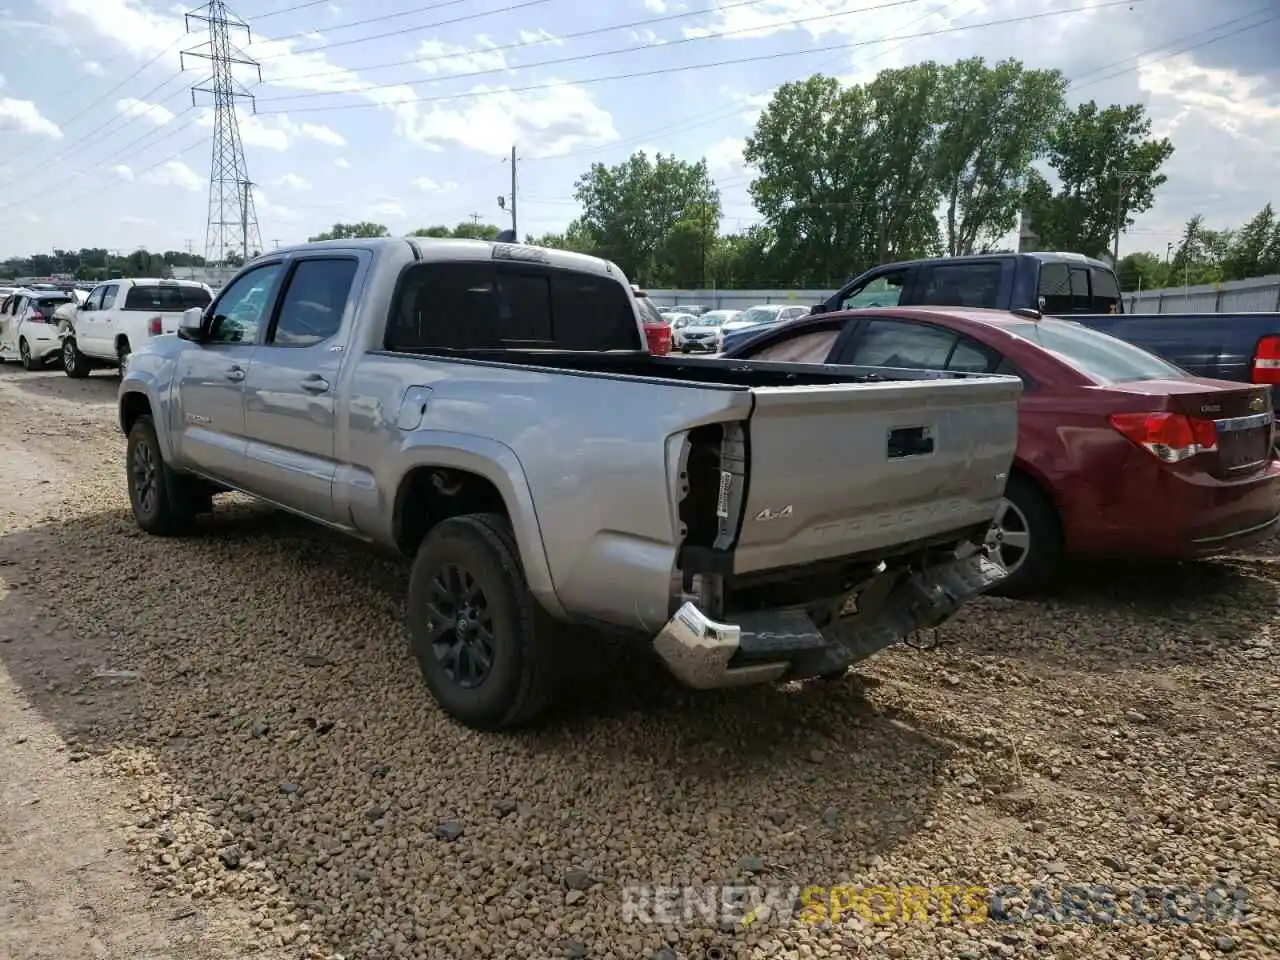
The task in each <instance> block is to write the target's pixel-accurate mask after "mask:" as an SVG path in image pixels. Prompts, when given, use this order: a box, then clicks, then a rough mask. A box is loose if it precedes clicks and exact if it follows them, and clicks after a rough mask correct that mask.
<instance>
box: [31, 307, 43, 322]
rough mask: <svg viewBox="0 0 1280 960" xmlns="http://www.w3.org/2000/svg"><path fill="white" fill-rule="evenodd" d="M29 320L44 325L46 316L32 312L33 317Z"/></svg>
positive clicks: (36, 311)
mask: <svg viewBox="0 0 1280 960" xmlns="http://www.w3.org/2000/svg"><path fill="white" fill-rule="evenodd" d="M28 319H30V320H33V321H35V322H36V323H44V314H43V313H41V312H40V311H39V310H35V311H32V313H31V316H30V317H29V318H28Z"/></svg>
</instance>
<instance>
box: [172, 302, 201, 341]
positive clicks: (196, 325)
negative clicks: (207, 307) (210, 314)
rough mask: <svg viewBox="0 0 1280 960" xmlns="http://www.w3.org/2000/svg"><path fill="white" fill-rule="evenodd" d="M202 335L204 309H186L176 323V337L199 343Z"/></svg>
mask: <svg viewBox="0 0 1280 960" xmlns="http://www.w3.org/2000/svg"><path fill="white" fill-rule="evenodd" d="M203 333H204V308H203V307H188V308H187V309H186V310H183V311H182V319H180V320H179V321H178V336H179V337H181V338H182V339H183V340H190V341H192V342H194V343H199V342H200V340H201V338H202V335H203Z"/></svg>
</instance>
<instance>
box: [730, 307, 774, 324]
mask: <svg viewBox="0 0 1280 960" xmlns="http://www.w3.org/2000/svg"><path fill="white" fill-rule="evenodd" d="M780 309H782V308H781V307H752V308H751V309H750V310H748V311H747V312H746V313H744V314H743V315H742V316H740V317H739V318H738V319H739V320H740V321H741V322H742V323H768V322H769V321H771V320H777V319H778V311H779V310H780Z"/></svg>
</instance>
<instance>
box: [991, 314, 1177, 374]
mask: <svg viewBox="0 0 1280 960" xmlns="http://www.w3.org/2000/svg"><path fill="white" fill-rule="evenodd" d="M1002 329H1004V330H1006V331H1007V332H1009V333H1012V334H1014V335H1015V336H1018V337H1021V338H1022V339H1023V340H1026V341H1027V342H1029V343H1034V344H1036V345H1037V346H1039V347H1042V348H1044V349H1045V350H1048V351H1049V352H1051V353H1054V354H1057V355H1058V357H1060V358H1061V359H1062V360H1063V361H1064V362H1066V363H1068V364H1070V365H1071V366H1073V367H1075V368H1076V369H1077V370H1079V371H1080V372H1081V373H1084V374H1087V375H1088V376H1090V377H1093V378H1094V379H1096V380H1101V381H1103V382H1104V383H1121V382H1123V381H1126V380H1184V379H1186V378H1187V377H1188V376H1190V374H1188V373H1187V372H1186V371H1185V370H1183V369H1182V368H1181V367H1175V366H1174V365H1173V364H1171V363H1166V362H1165V361H1164V360H1161V359H1160V358H1159V357H1157V356H1155V355H1154V354H1151V353H1147V351H1145V350H1143V349H1142V348H1141V347H1135V346H1134V345H1133V344H1131V343H1128V342H1126V341H1124V340H1120V339H1117V338H1116V337H1113V336H1110V335H1109V334H1105V333H1102V332H1100V331H1098V330H1092V329H1090V328H1089V327H1084V326H1081V325H1080V324H1078V323H1071V322H1070V321H1068V320H1053V319H1048V318H1046V319H1044V320H1028V321H1027V322H1026V323H1012V324H1005V325H1003V326H1002Z"/></svg>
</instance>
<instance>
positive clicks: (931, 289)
mask: <svg viewBox="0 0 1280 960" xmlns="http://www.w3.org/2000/svg"><path fill="white" fill-rule="evenodd" d="M898 306H901V307H908V306H910V307H917V306H943V307H984V308H987V309H991V310H1020V309H1021V310H1038V311H1040V312H1041V313H1048V314H1054V315H1057V316H1068V315H1071V314H1099V313H1107V314H1109V313H1123V312H1124V305H1123V303H1122V302H1121V297H1120V284H1119V282H1118V281H1117V280H1116V275H1115V271H1113V270H1112V269H1111V267H1109V266H1108V265H1107V264H1105V263H1103V262H1102V261H1101V260H1094V259H1092V258H1090V257H1085V256H1082V255H1080V254H1078V253H1047V252H1046V253H991V254H974V255H972V256H964V257H942V258H936V259H930V260H908V261H903V262H900V263H890V264H885V265H884V266H879V267H873V268H872V269H870V270H868V271H866V272H865V273H862V274H859V275H857V276H855V277H852V278H850V280H849V281H848V282H847V283H846V284H845V285H844V286H843V287H842V288H841V289H840V290H839V291H837V292H836V293H834V294H832V295H831V296H830V297H828V298H827V299H826V300H824V301H823V302H822V303H819V304H817V305H816V306H814V307H813V309H812V311H811V312H812V313H830V312H833V311H836V310H855V309H857V308H859V307H898Z"/></svg>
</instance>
